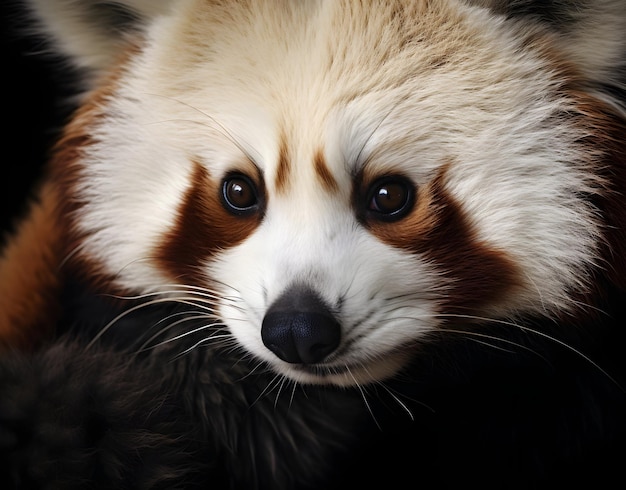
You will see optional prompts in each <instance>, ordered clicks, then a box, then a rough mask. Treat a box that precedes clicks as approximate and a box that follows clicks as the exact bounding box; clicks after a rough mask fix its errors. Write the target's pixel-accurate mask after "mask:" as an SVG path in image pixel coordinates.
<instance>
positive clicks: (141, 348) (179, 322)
mask: <svg viewBox="0 0 626 490" xmlns="http://www.w3.org/2000/svg"><path fill="white" fill-rule="evenodd" d="M205 319H206V316H204V315H202V316H200V315H198V316H193V317H186V318H183V319H181V320H178V321H176V322H174V323H172V324H171V325H168V326H167V327H166V328H164V329H163V330H160V331H159V332H158V333H157V334H155V335H153V336H152V337H150V338H149V339H148V340H147V341H146V342H144V344H143V345H142V346H141V347H140V349H139V350H138V351H137V352H145V351H147V350H153V349H156V348H158V347H161V346H163V345H165V344H168V343H170V342H175V341H176V340H180V339H182V338H185V337H188V336H189V335H193V334H194V333H197V332H201V331H202V330H207V329H209V328H212V327H215V325H216V324H215V323H209V324H206V325H202V326H201V327H197V328H194V329H192V330H189V331H187V332H184V333H182V334H180V335H176V336H175V337H172V338H169V339H166V340H163V341H161V342H159V343H158V344H154V345H152V346H150V347H149V348H147V345H148V344H149V343H150V342H151V341H153V340H154V339H156V338H157V337H159V336H160V335H162V334H164V333H165V331H166V330H169V329H170V328H173V327H175V326H176V325H180V324H181V323H184V322H187V321H194V320H205Z"/></svg>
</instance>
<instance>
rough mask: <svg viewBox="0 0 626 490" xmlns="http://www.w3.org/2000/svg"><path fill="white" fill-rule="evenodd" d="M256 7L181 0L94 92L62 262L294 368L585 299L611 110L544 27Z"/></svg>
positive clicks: (63, 161) (296, 375)
mask: <svg viewBox="0 0 626 490" xmlns="http://www.w3.org/2000/svg"><path fill="white" fill-rule="evenodd" d="M264 9H265V2H258V3H257V2H252V4H251V5H247V6H242V5H237V6H233V7H232V8H230V7H229V8H228V9H227V10H225V11H221V10H220V8H219V7H216V6H211V7H210V8H209V6H207V5H204V4H201V3H199V2H198V3H197V5H195V7H194V8H193V9H192V8H191V7H189V8H188V9H181V10H180V11H179V12H178V13H176V14H172V15H170V16H169V17H165V18H163V19H161V20H159V21H158V22H155V23H154V24H153V25H152V27H151V28H150V29H148V30H147V33H146V38H145V40H144V41H142V42H141V43H138V45H137V46H135V47H134V48H133V49H131V50H129V51H128V53H127V55H126V56H125V57H124V60H123V61H122V62H121V64H120V65H119V66H118V67H117V68H116V70H115V71H114V72H112V74H111V75H110V76H109V78H108V79H107V80H106V81H105V82H104V83H102V84H101V86H100V87H99V88H98V89H96V90H95V91H93V92H92V93H90V94H88V95H87V96H86V98H85V102H84V105H83V107H82V109H81V110H80V111H79V112H78V114H77V116H76V118H75V119H74V121H73V122H72V123H71V124H70V125H69V127H68V130H67V133H66V137H65V139H64V140H63V141H62V142H61V143H60V145H59V151H58V155H57V159H56V173H57V175H58V176H61V177H60V178H61V180H62V182H63V185H64V186H65V187H64V188H65V189H66V192H67V195H68V196H69V197H68V202H70V203H71V204H69V205H68V211H69V213H70V216H71V222H72V226H71V231H70V236H71V237H72V240H71V242H72V244H73V248H72V250H70V251H71V252H72V257H73V259H72V260H75V259H79V260H80V261H82V263H83V264H87V266H86V267H88V268H91V270H92V271H94V272H97V273H98V274H102V275H105V276H107V277H109V278H110V282H111V284H112V285H114V286H115V287H116V288H119V289H122V290H125V291H132V292H137V293H162V294H163V295H164V296H173V297H179V298H180V297H189V298H192V300H195V301H199V302H201V303H202V304H203V305H205V306H206V307H207V308H209V309H210V313H211V315H212V316H213V317H214V321H215V324H216V328H221V327H225V328H226V329H227V331H228V334H229V335H230V336H232V339H233V340H234V341H235V342H236V344H237V345H239V346H240V347H242V349H243V351H244V352H245V354H244V355H251V356H253V357H254V358H256V359H258V360H259V361H262V362H264V363H266V364H267V365H268V366H270V367H271V368H272V369H274V370H275V371H276V372H277V373H279V374H282V375H285V376H287V377H289V378H291V379H293V380H296V381H300V382H305V383H333V384H339V385H352V384H363V383H367V382H372V381H377V380H380V379H383V378H386V377H388V376H391V375H393V374H394V373H396V372H397V371H398V370H399V369H400V368H401V367H402V366H404V365H405V364H406V362H408V360H409V359H410V358H411V356H412V355H414V351H415V349H416V346H417V345H419V343H420V342H422V341H424V340H426V339H428V338H429V337H430V336H432V335H433V334H437V333H438V332H445V330H446V329H448V330H453V329H455V328H457V327H458V326H459V325H463V326H465V327H466V326H467V325H471V324H474V323H480V322H481V321H482V320H485V319H490V320H495V321H498V322H501V323H502V328H510V327H507V323H509V322H515V319H516V318H518V317H520V316H524V315H531V316H532V315H539V316H545V317H550V318H552V317H554V318H557V317H559V316H560V315H563V314H573V312H575V311H576V310H577V308H578V304H577V302H578V300H579V298H581V297H586V295H588V294H590V291H591V289H592V288H591V282H592V278H593V274H594V272H593V271H595V269H596V267H597V263H598V261H600V260H602V259H601V256H602V250H603V247H605V241H606V237H605V236H604V235H603V228H604V227H605V225H606V223H605V222H603V219H602V217H601V210H600V209H599V208H598V204H597V202H598V201H599V200H601V198H602V196H603V195H604V194H605V193H606V192H607V188H608V187H607V185H608V184H607V182H606V180H605V178H604V176H603V175H602V172H600V171H599V169H601V168H603V166H606V165H607V163H606V162H607V160H608V159H610V158H611V152H612V150H611V148H612V147H614V145H615V143H614V142H613V139H612V132H613V128H614V127H615V124H616V123H615V122H614V121H615V120H616V118H615V116H612V115H611V113H612V112H613V113H614V109H610V108H609V106H608V105H606V103H605V102H602V101H601V100H600V97H599V96H597V97H596V94H594V93H593V90H587V91H585V90H583V89H582V88H584V87H585V75H584V73H582V72H580V71H578V70H577V69H576V66H575V64H574V63H573V62H571V61H570V60H569V59H568V57H567V53H566V49H565V48H564V47H563V46H561V45H560V44H559V43H558V42H557V40H556V39H555V38H553V37H552V36H550V35H549V34H548V33H547V32H544V31H543V30H541V29H539V28H533V29H524V28H522V27H521V26H517V25H516V24H514V23H505V22H504V21H503V20H502V19H500V18H499V17H497V16H496V15H495V14H493V13H491V12H489V11H488V10H486V9H482V8H478V7H468V6H466V5H465V4H462V3H460V2H403V3H402V5H388V6H378V7H376V16H370V15H368V8H366V7H363V6H361V5H360V4H359V3H355V4H352V2H326V3H320V4H317V3H316V4H311V3H305V2H302V3H300V2H294V3H293V4H291V3H290V4H288V5H285V6H284V8H283V9H281V10H280V11H276V10H274V11H272V13H271V14H270V13H268V12H266V11H265V10H264ZM485 25H489V26H490V27H489V28H488V29H485V28H484V26H485ZM592 107H596V108H598V107H602V108H603V109H591V108H592Z"/></svg>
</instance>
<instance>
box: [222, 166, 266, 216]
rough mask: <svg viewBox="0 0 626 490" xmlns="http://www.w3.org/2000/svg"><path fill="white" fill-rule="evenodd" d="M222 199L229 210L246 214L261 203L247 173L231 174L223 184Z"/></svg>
mask: <svg viewBox="0 0 626 490" xmlns="http://www.w3.org/2000/svg"><path fill="white" fill-rule="evenodd" d="M222 200H223V204H224V207H225V208H226V210H227V211H230V212H231V213H233V214H245V213H248V212H251V211H254V210H255V209H256V208H257V205H258V203H259V198H258V195H257V190H256V187H255V185H254V183H253V182H252V181H251V180H250V179H249V178H248V177H246V176H245V175H239V174H236V175H231V176H230V177H227V178H226V179H224V183H223V184H222Z"/></svg>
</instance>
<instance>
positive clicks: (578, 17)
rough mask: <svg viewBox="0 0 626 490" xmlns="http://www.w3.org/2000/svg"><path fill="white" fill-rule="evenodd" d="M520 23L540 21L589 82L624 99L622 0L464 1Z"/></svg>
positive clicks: (625, 42) (625, 50)
mask: <svg viewBox="0 0 626 490" xmlns="http://www.w3.org/2000/svg"><path fill="white" fill-rule="evenodd" d="M467 1H468V3H470V4H473V5H478V6H482V7H487V8H489V9H491V10H492V11H494V12H496V13H498V14H502V15H504V16H505V17H507V18H509V19H511V20H516V19H519V20H521V21H522V23H530V24H537V23H539V24H542V25H544V26H546V27H547V28H548V29H549V30H551V31H552V32H553V33H554V34H555V35H556V38H557V45H558V47H559V48H560V50H561V52H563V53H565V55H566V56H567V58H568V60H569V61H570V62H572V63H574V64H575V65H576V66H577V67H578V69H579V70H580V72H581V73H582V74H583V75H584V76H585V77H586V78H587V79H588V80H590V81H592V82H595V83H596V84H598V85H600V86H601V88H603V89H605V90H607V91H608V92H609V93H610V94H612V95H614V96H615V95H617V96H618V97H617V98H620V96H621V98H622V100H624V99H626V97H625V95H626V35H625V33H626V15H624V13H625V12H626V2H625V1H624V0H467Z"/></svg>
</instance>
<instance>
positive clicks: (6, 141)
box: [0, 0, 74, 245]
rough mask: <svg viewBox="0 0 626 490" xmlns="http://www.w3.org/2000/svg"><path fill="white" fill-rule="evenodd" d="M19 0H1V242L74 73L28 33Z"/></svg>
mask: <svg viewBox="0 0 626 490" xmlns="http://www.w3.org/2000/svg"><path fill="white" fill-rule="evenodd" d="M29 28H32V25H30V24H29V22H28V21H27V19H26V16H25V12H24V9H23V7H22V6H21V4H20V2H19V0H1V1H0V34H1V38H0V54H1V56H2V60H1V65H0V66H2V68H1V71H0V73H1V75H0V76H1V78H2V84H0V93H1V94H2V105H1V107H0V115H1V118H2V125H0V135H1V136H0V138H1V140H0V144H1V151H2V158H1V160H0V162H1V165H2V169H1V172H0V176H1V177H0V219H1V221H0V231H1V234H0V245H1V244H3V243H4V242H5V240H6V237H7V233H9V232H10V231H12V230H13V229H14V227H15V223H16V220H18V219H19V218H20V217H21V216H23V215H24V213H25V212H26V209H27V204H26V203H27V202H28V201H29V200H30V199H32V198H33V196H34V193H35V189H36V185H37V182H38V180H39V179H40V176H41V175H42V171H43V168H44V164H45V161H46V159H47V157H48V154H49V149H50V147H51V145H52V144H53V142H54V140H55V139H56V137H57V136H58V134H59V130H60V128H61V126H62V124H63V122H64V121H65V120H66V119H67V117H68V116H69V113H70V106H69V104H68V98H69V95H70V94H71V93H72V87H73V85H72V82H73V80H74V74H72V73H71V71H70V70H69V68H68V66H67V64H64V63H62V60H61V59H60V58H55V57H53V56H52V55H51V54H49V53H48V54H44V50H45V48H46V45H45V43H44V42H43V40H42V39H40V38H37V37H36V36H35V35H33V34H32V32H31V33H29V31H28V29H29Z"/></svg>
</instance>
